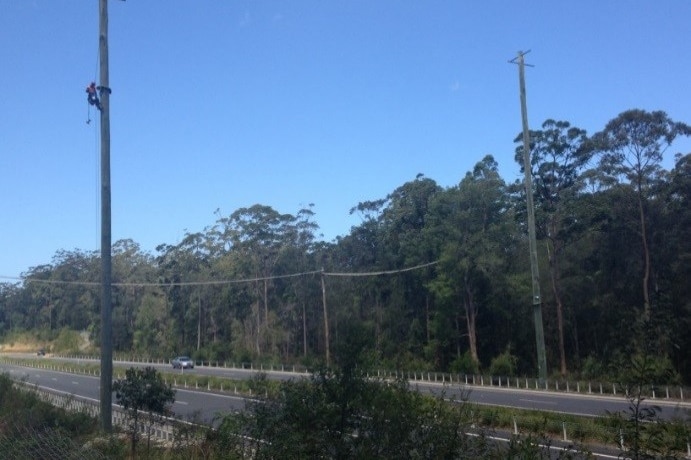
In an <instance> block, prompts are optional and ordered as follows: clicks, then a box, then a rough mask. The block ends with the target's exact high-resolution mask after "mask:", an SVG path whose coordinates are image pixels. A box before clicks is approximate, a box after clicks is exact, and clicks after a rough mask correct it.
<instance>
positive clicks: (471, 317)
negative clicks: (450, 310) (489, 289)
mask: <svg viewBox="0 0 691 460" xmlns="http://www.w3.org/2000/svg"><path fill="white" fill-rule="evenodd" d="M467 279H468V277H467V274H466V283H465V293H466V298H465V301H464V302H463V303H464V306H465V318H466V325H467V327H468V346H469V347H470V357H471V358H472V359H473V361H475V363H476V364H479V363H480V358H479V357H478V354H477V331H476V328H475V320H476V317H477V309H476V307H475V303H474V301H473V293H472V291H471V289H470V287H469V286H468V283H467Z"/></svg>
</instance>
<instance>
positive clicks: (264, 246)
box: [217, 204, 312, 355]
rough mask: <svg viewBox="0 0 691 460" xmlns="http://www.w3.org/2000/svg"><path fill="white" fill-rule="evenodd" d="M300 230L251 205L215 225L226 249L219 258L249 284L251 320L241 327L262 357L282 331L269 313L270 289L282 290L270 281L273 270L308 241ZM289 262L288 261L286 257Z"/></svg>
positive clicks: (306, 229) (278, 298)
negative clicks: (241, 275)
mask: <svg viewBox="0 0 691 460" xmlns="http://www.w3.org/2000/svg"><path fill="white" fill-rule="evenodd" d="M303 224H304V225H303V227H302V229H301V230H297V229H296V218H295V217H294V216H293V215H291V214H280V213H279V212H277V211H276V210H274V209H273V208H271V207H270V206H264V205H259V204H256V205H253V206H251V207H249V208H240V209H238V210H236V211H235V212H233V213H232V214H231V215H230V216H228V217H227V218H220V219H219V220H218V222H217V227H218V228H219V230H218V231H219V239H221V240H222V241H225V242H227V243H226V244H227V247H228V248H229V249H228V251H227V253H226V254H225V255H224V256H223V257H224V258H225V259H226V260H232V261H233V263H232V266H233V267H234V269H235V271H236V273H238V274H239V273H243V272H244V278H245V279H246V280H248V282H251V285H252V287H253V289H252V291H251V296H252V299H251V305H250V306H249V307H250V311H251V318H252V321H251V322H250V321H247V320H246V319H247V318H245V320H244V321H243V323H242V327H243V330H244V334H245V336H246V337H247V338H250V337H251V342H252V346H253V351H254V353H256V354H257V355H262V354H263V353H264V352H266V351H267V350H269V351H275V349H276V348H275V347H276V345H277V341H278V340H279V338H280V336H282V335H284V334H285V333H286V331H285V330H284V329H283V325H282V324H279V322H278V321H274V320H272V318H276V315H277V313H278V314H280V312H276V311H273V312H270V303H271V302H270V297H269V296H270V292H269V288H270V286H272V285H273V286H275V287H277V288H280V287H283V286H284V285H281V284H280V283H276V282H275V281H274V277H275V275H276V274H277V270H278V269H279V268H281V267H283V269H284V270H285V264H284V262H285V260H286V259H285V258H286V257H288V255H289V254H290V252H291V248H293V247H295V245H296V244H297V241H298V240H299V239H300V238H303V239H305V238H306V239H307V240H309V238H310V237H309V235H308V233H309V229H310V228H312V227H311V226H310V225H307V223H305V222H304V221H303ZM288 260H289V257H288ZM273 298H274V300H275V304H276V309H279V307H280V306H281V304H282V301H281V296H280V295H278V293H274V297H273Z"/></svg>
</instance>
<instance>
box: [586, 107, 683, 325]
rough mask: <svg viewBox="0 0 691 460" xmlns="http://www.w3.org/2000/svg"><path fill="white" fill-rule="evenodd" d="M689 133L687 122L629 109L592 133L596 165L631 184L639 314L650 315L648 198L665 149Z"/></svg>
mask: <svg viewBox="0 0 691 460" xmlns="http://www.w3.org/2000/svg"><path fill="white" fill-rule="evenodd" d="M689 135H691V126H689V125H686V124H684V123H680V122H675V121H673V120H672V119H670V118H669V116H668V115H667V114H666V113H665V112H663V111H654V112H646V111H644V110H639V109H633V110H627V111H625V112H622V113H621V114H619V115H618V116H617V117H616V118H614V119H612V120H611V121H609V122H608V123H607V125H606V126H605V129H604V130H602V131H600V132H598V133H596V134H595V135H594V136H593V144H594V146H595V148H596V149H597V152H598V153H599V155H600V169H601V170H602V172H603V173H604V175H605V176H604V177H605V179H606V180H608V181H609V183H610V184H611V185H615V184H617V183H618V182H621V183H625V184H626V185H627V186H629V187H631V188H632V189H633V191H634V193H635V196H636V205H637V208H638V231H639V232H640V244H641V256H642V259H643V276H642V280H641V285H642V294H643V316H644V318H650V308H651V303H650V302H651V299H650V287H651V282H650V278H651V271H652V265H651V255H650V237H649V229H648V225H649V223H648V210H647V206H648V200H649V198H650V196H651V193H652V191H653V190H654V189H655V186H656V185H657V184H658V183H659V182H660V180H661V177H662V175H663V168H662V165H661V163H662V160H663V155H664V152H665V150H666V149H667V148H668V147H669V146H670V145H671V144H672V143H673V141H674V140H675V139H676V138H677V137H678V136H689Z"/></svg>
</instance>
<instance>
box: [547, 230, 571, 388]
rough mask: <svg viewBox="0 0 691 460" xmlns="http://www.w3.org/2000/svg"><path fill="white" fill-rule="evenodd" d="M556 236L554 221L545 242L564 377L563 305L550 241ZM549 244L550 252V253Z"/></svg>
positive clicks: (555, 254)
mask: <svg viewBox="0 0 691 460" xmlns="http://www.w3.org/2000/svg"><path fill="white" fill-rule="evenodd" d="M555 234H556V228H555V225H554V221H552V222H551V223H550V238H548V240H547V256H548V259H549V275H550V281H551V284H552V295H554V302H555V304H556V306H557V330H558V335H559V371H560V373H561V375H562V376H564V375H566V373H567V369H566V349H565V345H564V305H563V303H562V301H561V288H560V286H559V275H560V272H559V249H558V248H557V245H556V243H554V240H553V239H552V238H553V237H554V235H555ZM550 243H551V244H552V250H551V251H550V247H549V246H550Z"/></svg>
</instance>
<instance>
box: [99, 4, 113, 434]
mask: <svg viewBox="0 0 691 460" xmlns="http://www.w3.org/2000/svg"><path fill="white" fill-rule="evenodd" d="M99 58H100V59H99V60H100V69H99V71H100V74H101V80H100V84H99V86H100V88H99V93H100V99H101V394H100V397H101V429H102V430H103V431H104V432H106V433H110V432H111V431H112V430H113V420H112V397H113V395H112V393H113V331H112V329H113V326H112V300H111V269H112V266H111V252H110V251H111V219H110V113H109V110H110V83H109V81H108V0H99Z"/></svg>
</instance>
